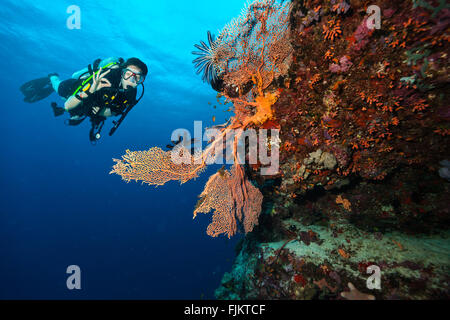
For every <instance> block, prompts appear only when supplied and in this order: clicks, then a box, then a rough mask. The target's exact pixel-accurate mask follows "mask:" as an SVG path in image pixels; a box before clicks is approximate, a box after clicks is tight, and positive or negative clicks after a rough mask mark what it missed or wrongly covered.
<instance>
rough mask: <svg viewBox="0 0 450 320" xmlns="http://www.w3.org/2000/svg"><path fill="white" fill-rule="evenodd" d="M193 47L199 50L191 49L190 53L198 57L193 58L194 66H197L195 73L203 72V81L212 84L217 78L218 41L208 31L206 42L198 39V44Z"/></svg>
mask: <svg viewBox="0 0 450 320" xmlns="http://www.w3.org/2000/svg"><path fill="white" fill-rule="evenodd" d="M194 47H196V48H197V49H199V50H200V51H192V54H195V55H198V56H199V57H198V58H196V59H195V60H193V61H192V62H193V63H194V64H195V68H197V74H200V73H201V72H203V76H202V79H203V81H206V82H208V83H209V84H211V85H213V84H214V83H216V82H217V80H218V75H217V74H218V71H219V69H218V67H217V61H216V60H217V49H218V47H219V44H218V41H217V40H215V39H214V35H212V34H211V32H209V31H208V44H206V43H205V42H203V41H200V45H199V44H195V45H194Z"/></svg>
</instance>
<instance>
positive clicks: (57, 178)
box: [0, 0, 243, 299]
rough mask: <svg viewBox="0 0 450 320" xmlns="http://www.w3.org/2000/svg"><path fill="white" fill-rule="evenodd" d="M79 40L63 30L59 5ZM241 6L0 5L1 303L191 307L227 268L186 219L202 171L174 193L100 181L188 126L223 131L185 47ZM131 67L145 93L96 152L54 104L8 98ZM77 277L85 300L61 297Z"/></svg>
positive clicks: (210, 241)
mask: <svg viewBox="0 0 450 320" xmlns="http://www.w3.org/2000/svg"><path fill="white" fill-rule="evenodd" d="M72 4H76V5H78V6H79V7H80V9H81V29H80V30H76V29H74V30H69V29H68V28H67V27H66V20H67V19H68V17H69V16H70V14H68V13H66V10H67V8H68V6H69V5H72ZM242 6H243V1H242V0H241V1H239V0H227V1H220V2H219V1H207V0H201V1H197V0H196V1H144V0H142V1H137V0H128V1H118V0H113V1H99V0H95V1H76V2H72V1H70V2H69V1H54V0H52V1H50V0H48V1H47V0H45V1H44V0H39V1H34V0H33V1H29V0H27V1H20V2H17V1H11V0H7V1H5V0H3V1H2V3H1V5H0V14H1V17H2V23H1V24H0V65H1V68H0V70H1V76H0V81H1V86H0V88H1V89H0V92H1V93H2V102H1V107H2V109H1V116H0V136H1V139H0V141H1V142H0V148H1V152H0V184H1V185H0V191H1V193H0V298H1V299H24V298H26V299H200V298H214V296H213V292H214V289H215V288H217V287H218V286H219V283H220V280H221V277H222V275H223V273H224V272H225V271H228V270H229V269H230V267H231V263H232V261H233V257H234V246H235V244H236V242H237V240H238V238H239V237H240V236H236V237H235V238H233V239H231V240H229V239H227V238H225V237H221V238H211V237H209V236H207V235H206V226H207V225H208V224H209V223H210V220H211V215H210V214H209V215H204V214H202V215H199V216H198V217H197V218H196V219H195V220H192V212H193V209H194V206H195V203H196V201H197V199H198V195H199V194H200V192H201V191H202V189H203V186H204V183H205V182H206V180H207V178H208V176H209V175H210V174H211V173H213V172H214V171H215V170H216V169H217V168H209V169H208V171H207V172H205V173H203V174H202V175H201V177H200V178H199V179H197V180H195V181H189V182H187V183H185V184H183V185H181V186H180V184H179V183H178V182H169V183H167V184H166V185H164V186H161V187H158V188H155V187H154V186H148V185H141V184H140V183H135V182H130V183H128V184H127V183H125V182H124V181H122V180H121V179H120V177H119V176H117V175H109V174H108V173H109V171H110V170H111V168H112V166H113V164H114V163H113V161H112V158H120V157H121V155H123V154H124V153H125V150H126V149H130V150H146V149H148V148H150V147H152V146H159V147H164V146H165V145H166V144H167V143H169V141H170V135H171V133H172V131H173V130H174V129H177V128H187V129H189V130H191V132H193V121H194V120H202V121H203V125H204V127H205V126H210V125H212V116H213V115H214V116H216V123H222V122H223V121H224V120H225V119H226V118H227V117H228V116H229V115H228V114H226V113H225V112H224V111H223V110H224V108H223V107H222V109H221V108H219V107H218V108H217V109H213V108H212V106H211V105H209V104H208V102H212V104H214V103H215V101H216V97H215V95H216V92H215V91H213V90H212V89H211V88H210V87H209V86H208V85H207V84H205V83H203V82H202V81H201V77H200V76H197V75H196V74H195V70H194V68H193V65H192V60H193V59H194V58H195V56H193V55H192V54H191V51H193V50H194V47H193V45H194V44H195V43H198V42H199V40H204V41H205V40H206V31H207V30H211V31H213V33H215V34H217V31H218V30H219V29H221V28H222V27H223V26H224V25H225V24H226V23H227V22H228V21H230V20H231V19H232V18H233V17H235V16H238V15H239V13H240V11H241V8H242ZM110 56H121V57H124V58H129V57H132V56H136V57H139V58H140V59H142V60H143V61H145V62H146V63H147V65H148V67H149V70H150V72H149V76H148V78H147V80H146V82H145V85H146V92H145V96H144V98H143V99H142V100H141V102H140V103H139V104H138V105H137V106H136V107H135V108H134V109H133V110H132V112H131V113H130V114H129V115H128V117H127V119H126V120H125V121H124V123H123V124H122V126H121V127H120V128H119V129H118V130H117V132H116V133H115V134H114V136H112V137H109V136H107V132H108V131H109V129H110V127H111V120H110V119H109V120H108V121H107V123H106V124H105V127H104V129H103V138H102V139H101V140H100V143H99V144H97V145H96V146H92V145H91V144H90V143H89V140H88V131H89V128H90V126H89V123H88V121H85V123H82V124H81V125H80V126H78V127H69V126H66V125H64V119H65V118H67V115H64V116H62V117H59V118H54V116H53V113H52V110H51V108H50V102H51V101H57V102H59V103H62V100H60V98H59V97H58V96H57V95H56V94H55V93H54V94H52V96H51V97H49V98H47V99H46V100H43V101H40V102H37V103H34V104H27V103H25V102H23V101H22V96H21V93H20V92H19V90H18V88H19V86H20V85H21V84H22V83H24V82H26V81H28V80H31V79H34V78H39V77H42V76H46V75H47V74H48V73H50V72H57V73H59V74H60V76H61V79H66V78H69V77H70V76H71V74H72V73H73V72H74V71H77V70H79V69H81V68H83V67H85V66H87V64H89V63H92V62H93V61H94V60H95V59H96V58H106V57H110ZM72 264H75V265H79V266H80V268H81V286H82V290H72V291H70V290H68V289H67V288H66V278H67V277H68V275H67V274H66V268H67V266H69V265H72Z"/></svg>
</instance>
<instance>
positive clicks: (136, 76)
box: [122, 68, 145, 84]
mask: <svg viewBox="0 0 450 320" xmlns="http://www.w3.org/2000/svg"><path fill="white" fill-rule="evenodd" d="M122 79H124V80H130V81H131V82H134V83H136V84H141V83H143V82H144V80H145V75H143V74H142V73H140V72H135V71H133V70H131V69H128V68H124V69H123V70H122Z"/></svg>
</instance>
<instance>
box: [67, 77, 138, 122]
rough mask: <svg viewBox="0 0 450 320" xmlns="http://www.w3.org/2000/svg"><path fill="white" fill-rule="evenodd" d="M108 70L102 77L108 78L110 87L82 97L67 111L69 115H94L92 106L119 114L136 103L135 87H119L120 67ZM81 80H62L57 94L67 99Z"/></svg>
mask: <svg viewBox="0 0 450 320" xmlns="http://www.w3.org/2000/svg"><path fill="white" fill-rule="evenodd" d="M110 70H111V71H110V72H109V73H108V74H107V75H105V77H104V79H108V80H109V82H110V83H111V87H109V88H102V89H100V90H98V91H97V92H94V93H93V94H91V95H90V96H89V97H88V98H85V99H83V101H82V103H81V104H80V105H79V106H77V107H76V108H74V109H72V110H70V111H69V113H70V114H71V115H78V116H90V117H92V116H95V115H93V113H92V108H93V107H100V108H110V109H111V112H112V114H113V115H119V114H121V113H123V111H124V110H125V108H126V107H127V106H128V105H130V104H135V103H136V93H137V89H136V88H131V87H129V88H128V89H127V90H123V89H119V86H120V81H121V78H122V70H121V69H120V68H112V69H110ZM82 82H83V79H68V80H64V81H62V82H61V83H60V84H59V87H58V94H59V95H60V96H61V97H63V98H65V99H68V98H70V96H72V94H73V93H74V92H75V90H76V89H77V88H78V86H80V85H81V83H82Z"/></svg>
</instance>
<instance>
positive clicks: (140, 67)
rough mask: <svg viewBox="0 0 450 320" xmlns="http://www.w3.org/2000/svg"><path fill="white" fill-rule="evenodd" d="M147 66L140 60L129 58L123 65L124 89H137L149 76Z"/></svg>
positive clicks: (122, 81)
mask: <svg viewBox="0 0 450 320" xmlns="http://www.w3.org/2000/svg"><path fill="white" fill-rule="evenodd" d="M147 73H148V69H147V65H146V64H145V63H144V62H142V61H141V60H139V59H138V58H129V59H128V60H127V61H125V63H124V64H123V65H122V80H121V83H122V88H124V89H129V87H131V88H136V87H137V86H138V84H141V83H143V82H144V80H145V77H146V76H147Z"/></svg>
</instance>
